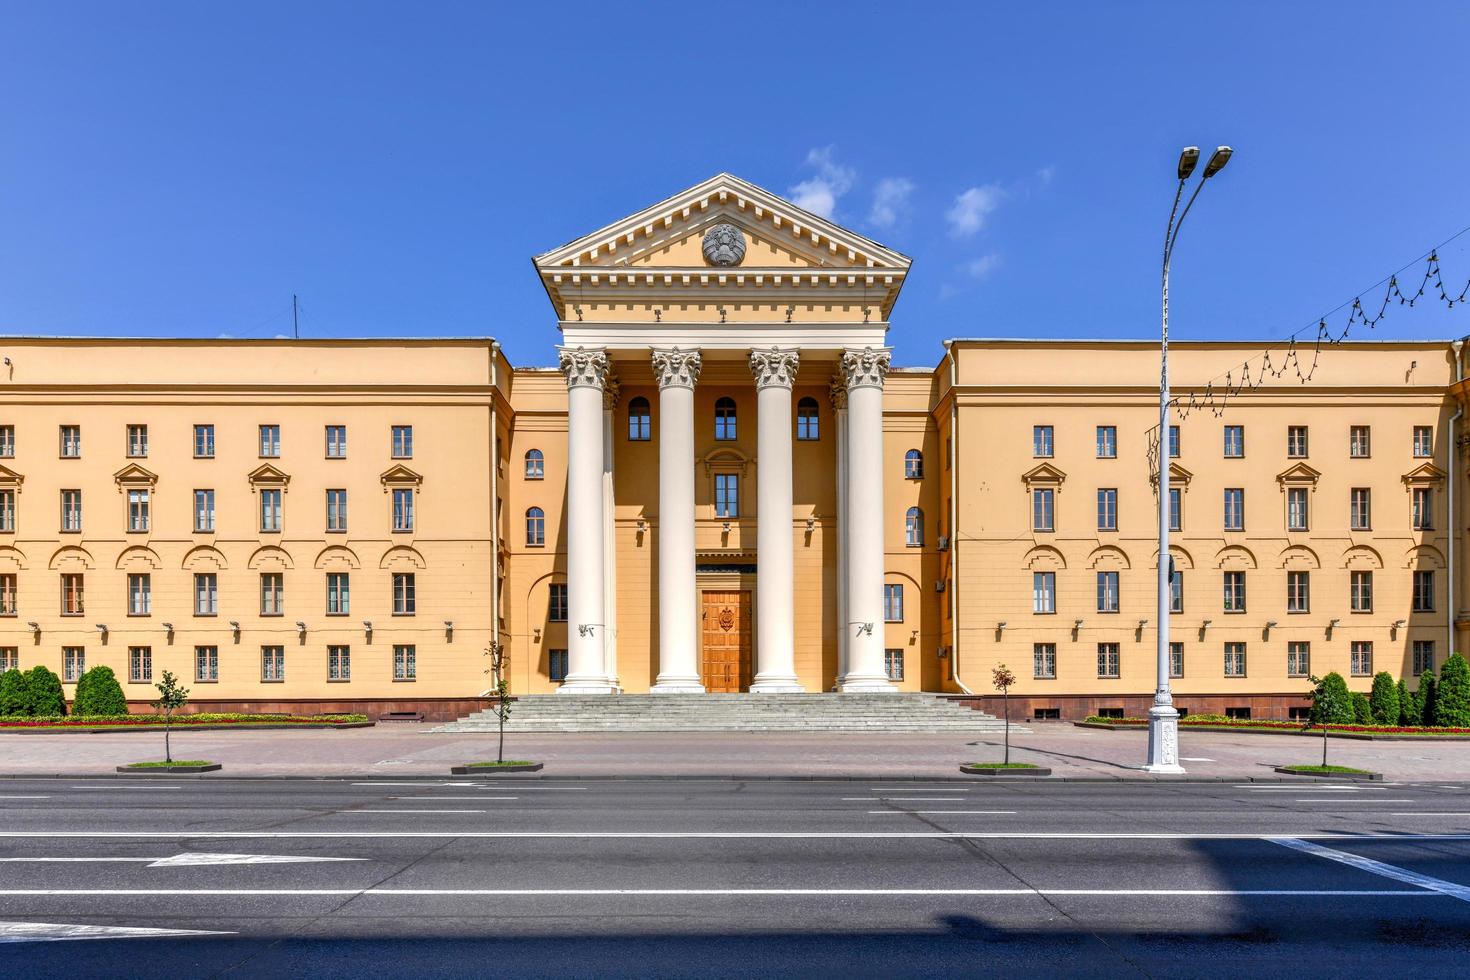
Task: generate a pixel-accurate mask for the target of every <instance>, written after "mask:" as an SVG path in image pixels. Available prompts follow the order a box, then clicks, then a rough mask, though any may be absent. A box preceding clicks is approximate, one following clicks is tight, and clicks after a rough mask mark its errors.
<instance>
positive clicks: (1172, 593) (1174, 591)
mask: <svg viewBox="0 0 1470 980" xmlns="http://www.w3.org/2000/svg"><path fill="white" fill-rule="evenodd" d="M1171 564H1172V562H1171ZM1169 611H1170V612H1171V613H1182V612H1184V573H1183V572H1182V571H1179V570H1178V569H1175V570H1174V571H1172V572H1170V573H1169Z"/></svg>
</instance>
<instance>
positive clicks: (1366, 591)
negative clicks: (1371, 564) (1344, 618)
mask: <svg viewBox="0 0 1470 980" xmlns="http://www.w3.org/2000/svg"><path fill="white" fill-rule="evenodd" d="M1350 585H1351V590H1352V594H1351V597H1350V598H1351V600H1352V601H1351V603H1350V607H1351V609H1352V611H1353V612H1361V613H1366V612H1372V611H1373V573H1372V572H1353V573H1351V583H1350Z"/></svg>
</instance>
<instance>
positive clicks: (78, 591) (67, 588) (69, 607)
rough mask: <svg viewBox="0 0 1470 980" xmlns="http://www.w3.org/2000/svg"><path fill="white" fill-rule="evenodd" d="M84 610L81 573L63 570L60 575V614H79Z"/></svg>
mask: <svg viewBox="0 0 1470 980" xmlns="http://www.w3.org/2000/svg"><path fill="white" fill-rule="evenodd" d="M85 611H86V609H85V605H84V603H83V595H82V573H81V572H63V573H62V576H61V615H63V616H80V615H82V614H83V613H84V612H85Z"/></svg>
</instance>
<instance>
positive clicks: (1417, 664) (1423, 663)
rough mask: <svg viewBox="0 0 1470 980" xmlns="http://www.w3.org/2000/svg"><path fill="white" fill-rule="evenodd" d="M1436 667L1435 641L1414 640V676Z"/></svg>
mask: <svg viewBox="0 0 1470 980" xmlns="http://www.w3.org/2000/svg"><path fill="white" fill-rule="evenodd" d="M1433 669H1434V641H1433V640H1415V641H1414V676H1415V677H1418V676H1420V675H1421V674H1426V673H1428V672H1429V671H1431V670H1433Z"/></svg>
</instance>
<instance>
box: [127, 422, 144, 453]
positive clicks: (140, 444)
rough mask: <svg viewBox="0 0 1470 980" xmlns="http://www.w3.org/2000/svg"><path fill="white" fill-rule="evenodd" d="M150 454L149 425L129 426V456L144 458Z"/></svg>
mask: <svg viewBox="0 0 1470 980" xmlns="http://www.w3.org/2000/svg"><path fill="white" fill-rule="evenodd" d="M147 455H148V426H146V425H129V426H128V458H129V459H142V458H144V457H146V456H147Z"/></svg>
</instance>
